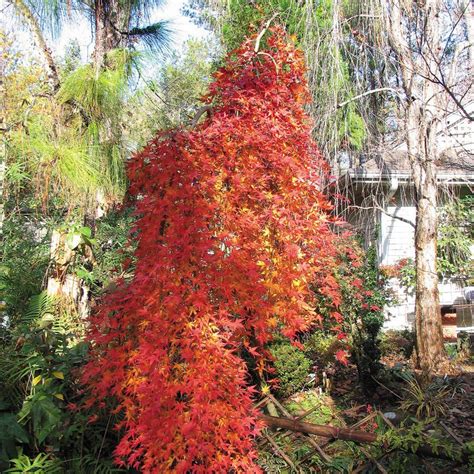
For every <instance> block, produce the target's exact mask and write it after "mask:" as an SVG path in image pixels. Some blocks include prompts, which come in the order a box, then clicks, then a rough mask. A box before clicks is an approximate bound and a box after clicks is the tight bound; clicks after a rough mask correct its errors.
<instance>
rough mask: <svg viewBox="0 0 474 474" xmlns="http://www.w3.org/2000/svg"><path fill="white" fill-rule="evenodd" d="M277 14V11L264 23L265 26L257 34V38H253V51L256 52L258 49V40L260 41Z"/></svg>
mask: <svg viewBox="0 0 474 474" xmlns="http://www.w3.org/2000/svg"><path fill="white" fill-rule="evenodd" d="M277 16H278V13H275V14H274V15H273V16H272V17H271V18H270V19H269V20H268V21H267V22H266V23H265V26H264V27H263V29H262V31H261V32H260V33H259V34H258V36H257V39H256V40H255V49H254V51H255V53H258V50H259V49H260V41H262V38H263V35H264V34H265V33H266V32H267V30H268V28H270V25H271V23H272V21H273V20H274V19H275V18H276V17H277Z"/></svg>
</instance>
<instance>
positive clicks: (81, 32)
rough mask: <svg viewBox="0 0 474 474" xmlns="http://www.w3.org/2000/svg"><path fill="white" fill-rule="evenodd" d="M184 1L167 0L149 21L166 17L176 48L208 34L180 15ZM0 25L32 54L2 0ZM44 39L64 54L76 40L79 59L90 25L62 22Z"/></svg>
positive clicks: (87, 50)
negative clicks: (54, 35) (58, 30)
mask: <svg viewBox="0 0 474 474" xmlns="http://www.w3.org/2000/svg"><path fill="white" fill-rule="evenodd" d="M184 3H186V0H168V2H167V3H166V5H164V6H163V7H161V8H159V9H156V10H155V11H154V12H153V13H152V18H151V22H155V21H157V20H169V21H170V22H171V27H172V29H173V31H174V32H175V34H174V42H173V44H172V48H173V49H175V50H176V51H178V52H179V51H180V50H181V49H182V47H183V44H184V43H185V42H186V40H188V39H190V38H204V37H206V36H207V35H208V33H207V32H206V31H205V30H204V29H203V28H200V27H198V26H196V25H195V24H194V23H192V21H191V20H190V19H189V18H187V17H185V16H183V15H182V14H181V8H182V6H183V4H184ZM0 13H1V16H0V28H2V29H4V30H5V31H6V32H7V33H8V34H10V35H13V36H14V38H15V41H16V43H17V45H18V47H19V48H18V49H20V50H21V51H22V52H23V53H26V54H31V55H33V56H36V46H35V44H34V41H33V38H32V36H31V34H30V32H29V31H28V30H26V29H24V28H20V26H21V23H19V22H18V19H16V18H15V15H14V10H13V7H11V6H10V7H8V6H7V3H6V1H5V0H0ZM47 39H48V44H49V46H50V48H51V50H52V51H53V54H54V55H55V56H58V55H59V56H60V55H62V54H63V53H64V49H65V47H66V45H67V44H68V43H69V42H70V41H71V40H74V39H76V40H77V41H78V43H79V45H80V46H81V52H82V56H83V59H86V58H87V57H89V56H90V54H91V52H92V49H93V43H92V36H91V32H90V27H89V24H88V22H87V20H85V19H81V20H80V21H71V22H69V23H68V24H66V25H64V28H63V31H62V33H61V35H60V37H59V38H56V39H54V40H52V39H51V38H47Z"/></svg>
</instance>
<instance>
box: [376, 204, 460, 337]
mask: <svg viewBox="0 0 474 474" xmlns="http://www.w3.org/2000/svg"><path fill="white" fill-rule="evenodd" d="M387 212H388V213H389V214H392V215H395V216H399V217H402V218H404V219H407V220H409V221H411V222H413V223H414V222H415V217H416V209H415V207H414V206H398V207H396V206H389V207H388V208H387ZM414 238H415V229H414V228H413V226H411V225H410V224H408V223H406V222H403V221H401V220H399V219H395V218H393V217H390V216H388V215H386V214H383V213H382V214H381V216H380V239H379V243H378V247H379V263H380V265H395V264H397V263H398V262H399V261H400V260H402V259H404V258H412V259H414V258H415V243H414ZM389 285H390V287H391V289H392V291H393V292H394V294H395V295H396V298H397V301H398V304H396V305H393V306H390V307H387V308H385V317H386V320H385V328H386V329H404V328H407V327H410V326H412V325H413V322H414V315H415V297H414V294H408V293H407V291H406V289H405V288H404V287H402V286H400V285H399V282H398V279H396V278H393V279H391V280H390V282H389ZM439 292H440V303H441V306H451V305H454V304H459V303H461V302H462V301H464V293H463V287H462V282H459V281H456V280H450V279H443V280H442V281H440V285H439Z"/></svg>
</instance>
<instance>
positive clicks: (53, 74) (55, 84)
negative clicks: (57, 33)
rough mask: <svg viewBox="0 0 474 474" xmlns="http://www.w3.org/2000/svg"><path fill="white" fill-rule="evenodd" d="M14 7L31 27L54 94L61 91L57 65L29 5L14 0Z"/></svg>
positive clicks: (21, 0) (19, 0)
mask: <svg viewBox="0 0 474 474" xmlns="http://www.w3.org/2000/svg"><path fill="white" fill-rule="evenodd" d="M13 5H14V7H15V9H16V11H17V12H18V13H19V14H20V15H21V16H22V17H23V18H24V19H25V22H26V24H27V25H28V26H29V28H30V30H31V32H32V33H33V36H34V37H35V41H36V44H37V45H38V47H39V48H40V49H41V51H42V53H43V56H44V58H45V60H46V64H47V66H48V82H49V84H50V85H51V89H52V91H53V92H56V91H57V90H58V89H59V76H58V70H57V67H56V63H55V62H54V59H53V55H52V54H51V50H50V49H49V48H48V45H47V44H46V40H45V39H44V36H43V32H42V31H41V28H40V26H39V24H38V21H37V20H36V18H35V16H34V15H33V13H32V12H31V10H30V9H29V7H28V5H27V4H26V3H25V2H24V1H23V0H13Z"/></svg>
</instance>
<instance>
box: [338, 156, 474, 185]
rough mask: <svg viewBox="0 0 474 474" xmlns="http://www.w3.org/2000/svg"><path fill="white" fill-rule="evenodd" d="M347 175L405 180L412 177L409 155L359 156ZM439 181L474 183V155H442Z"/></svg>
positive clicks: (438, 167) (439, 165)
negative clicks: (460, 180)
mask: <svg viewBox="0 0 474 474" xmlns="http://www.w3.org/2000/svg"><path fill="white" fill-rule="evenodd" d="M354 161H355V162H353V163H352V166H350V167H349V168H348V169H347V170H346V173H348V174H349V175H350V176H351V177H355V178H361V179H364V178H372V179H373V178H379V179H391V178H405V177H409V176H410V175H411V168H410V161H409V159H408V153H407V151H406V150H403V149H396V150H393V151H391V152H385V153H383V154H376V155H372V156H371V155H366V154H361V155H359V156H358V157H357V158H356V159H355V160H354ZM436 165H437V169H438V179H440V180H443V181H445V180H448V181H449V180H459V179H462V180H465V181H469V182H470V181H474V154H471V153H459V154H457V153H455V152H453V151H452V150H450V151H449V152H448V151H446V152H444V153H442V154H441V157H440V158H439V160H438V161H437V162H436Z"/></svg>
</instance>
